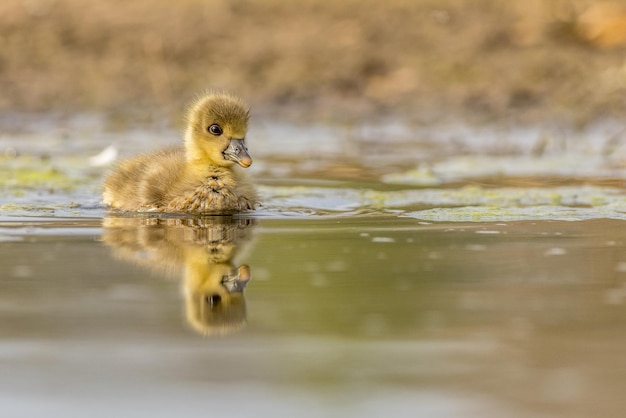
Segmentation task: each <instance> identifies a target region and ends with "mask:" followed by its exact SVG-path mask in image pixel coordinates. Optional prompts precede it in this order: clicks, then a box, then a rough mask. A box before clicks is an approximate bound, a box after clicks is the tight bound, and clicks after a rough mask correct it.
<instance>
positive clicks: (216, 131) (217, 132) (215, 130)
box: [208, 123, 223, 136]
mask: <svg viewBox="0 0 626 418" xmlns="http://www.w3.org/2000/svg"><path fill="white" fill-rule="evenodd" d="M208 131H209V132H210V133H211V134H212V135H215V136H217V135H221V134H222V132H223V131H222V128H220V126H219V125H216V124H215V123H214V124H213V125H211V126H209V129H208Z"/></svg>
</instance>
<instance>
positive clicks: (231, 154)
mask: <svg viewBox="0 0 626 418" xmlns="http://www.w3.org/2000/svg"><path fill="white" fill-rule="evenodd" d="M249 117H250V113H249V109H248V106H247V105H246V104H245V103H244V102H243V101H242V100H241V99H239V98H237V97H234V96H231V95H228V94H208V95H205V96H203V97H201V98H200V99H198V100H196V101H195V102H194V103H193V104H192V105H191V106H190V108H189V111H188V112H187V131H186V132H185V148H186V152H187V159H188V160H189V161H191V162H193V163H199V164H209V165H216V166H219V167H231V166H232V165H233V164H235V163H237V164H239V165H240V166H242V167H244V168H247V167H250V165H251V164H252V158H251V157H250V154H248V148H247V147H246V143H245V138H246V132H247V131H248V119H249Z"/></svg>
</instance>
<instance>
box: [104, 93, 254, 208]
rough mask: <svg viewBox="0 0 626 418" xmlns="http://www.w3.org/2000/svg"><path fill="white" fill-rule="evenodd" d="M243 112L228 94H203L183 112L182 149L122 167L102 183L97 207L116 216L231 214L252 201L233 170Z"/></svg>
mask: <svg viewBox="0 0 626 418" xmlns="http://www.w3.org/2000/svg"><path fill="white" fill-rule="evenodd" d="M249 115H250V113H249V108H248V106H247V105H246V104H245V103H244V102H243V101H242V100H241V99H239V98H237V97H234V96H231V95H228V94H208V95H205V96H203V97H201V98H200V99H198V100H196V101H195V102H194V103H193V104H192V105H191V106H190V107H189V110H188V112H187V120H186V121H187V127H186V130H185V135H184V146H177V147H171V148H168V149H164V150H160V151H156V152H153V153H150V154H145V155H140V156H138V157H135V158H133V159H130V160H127V161H123V162H122V163H120V164H119V165H118V166H117V168H116V169H115V170H114V171H113V173H112V174H110V175H109V176H108V178H107V179H106V180H105V183H104V193H103V202H104V203H105V204H107V205H109V206H110V207H111V208H113V209H118V210H122V211H134V212H144V211H154V212H167V213H209V214H211V213H216V214H219V213H225V214H227V213H237V212H242V211H247V210H252V209H254V207H255V205H256V204H257V203H258V197H257V194H256V192H255V190H254V187H253V186H252V185H251V184H250V183H249V182H248V181H247V180H246V178H245V176H244V175H243V173H242V172H240V171H239V167H237V165H239V166H241V167H243V168H247V167H250V165H251V164H252V158H251V157H250V154H248V148H247V147H246V141H245V137H246V133H247V130H248V120H249Z"/></svg>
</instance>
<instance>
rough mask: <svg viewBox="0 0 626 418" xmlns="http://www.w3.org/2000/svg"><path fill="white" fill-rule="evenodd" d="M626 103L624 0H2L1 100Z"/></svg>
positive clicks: (404, 106) (279, 106)
mask: <svg viewBox="0 0 626 418" xmlns="http://www.w3.org/2000/svg"><path fill="white" fill-rule="evenodd" d="M205 88H217V89H225V90H229V91H233V92H235V93H237V94H240V95H242V96H244V97H246V98H247V99H248V100H249V101H250V102H251V103H252V105H253V106H254V109H255V114H259V113H260V114H271V115H278V116H282V117H295V118H302V119H341V118H354V117H356V118H371V117H376V116H390V115H391V116H398V117H402V118H412V119H416V120H423V121H432V120H440V119H445V118H455V117H464V118H479V119H480V120H492V119H496V118H502V117H515V118H520V119H522V120H536V119H540V118H544V119H545V118H551V119H555V120H560V119H564V120H567V121H574V122H580V123H584V122H586V121H589V120H593V119H596V118H598V117H620V118H621V117H624V116H626V1H613V2H607V3H601V2H594V1H582V0H581V1H576V0H544V1H540V0H529V1H524V2H508V1H500V0H471V1H470V0H467V1H463V0H406V1H404V0H388V1H385V2H381V1H379V0H344V1H340V2H329V1H324V0H304V1H298V2H291V1H287V0H268V1H261V0H234V1H226V0H224V1H221V0H208V1H207V0H180V1H176V2H171V1H165V0H134V1H127V0H108V1H84V0H3V1H2V2H1V3H0V91H1V93H2V94H1V95H0V111H81V110H96V111H107V112H122V113H123V112H124V111H125V110H126V109H163V110H165V111H168V112H173V113H176V114H180V111H181V106H183V105H184V103H186V102H188V101H189V100H190V99H191V98H193V96H194V95H195V94H196V93H197V92H198V91H199V90H202V89H205Z"/></svg>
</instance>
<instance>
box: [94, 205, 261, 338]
mask: <svg viewBox="0 0 626 418" xmlns="http://www.w3.org/2000/svg"><path fill="white" fill-rule="evenodd" d="M252 225H253V221H252V220H251V219H244V218H235V217H232V216H205V217H193V218H163V217H155V218H145V217H141V218H124V217H107V218H105V219H104V221H103V226H104V234H103V240H104V242H105V243H107V244H108V245H109V246H111V247H112V248H113V250H114V253H115V255H116V256H117V257H119V258H122V259H125V260H130V261H132V262H133V263H135V264H138V265H141V266H145V267H147V268H149V269H151V270H155V271H157V272H160V273H164V274H165V275H167V276H169V277H180V276H181V275H182V277H183V284H182V288H183V295H184V298H185V310H186V316H187V321H188V322H189V324H190V325H191V326H192V327H193V328H194V329H195V330H197V331H198V332H200V333H203V334H207V335H215V334H227V333H231V332H233V331H235V330H238V329H240V328H242V327H243V326H245V324H246V301H245V297H244V294H243V290H244V288H245V287H246V285H247V284H248V282H249V281H250V268H249V267H248V266H247V265H245V264H242V265H240V266H238V267H236V264H235V263H234V259H235V257H236V256H237V254H240V253H241V249H242V245H243V244H244V243H246V242H249V241H250V237H251V235H252V234H251V232H252Z"/></svg>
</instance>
